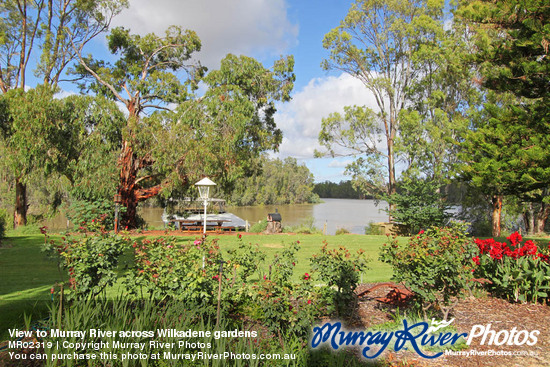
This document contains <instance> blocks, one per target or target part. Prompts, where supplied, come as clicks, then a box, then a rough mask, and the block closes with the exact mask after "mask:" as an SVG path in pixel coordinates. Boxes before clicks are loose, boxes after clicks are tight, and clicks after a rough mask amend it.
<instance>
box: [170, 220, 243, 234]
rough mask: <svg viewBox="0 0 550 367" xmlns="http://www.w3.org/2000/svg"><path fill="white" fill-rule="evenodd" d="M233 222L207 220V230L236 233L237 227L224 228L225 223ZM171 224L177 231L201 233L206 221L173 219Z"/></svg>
mask: <svg viewBox="0 0 550 367" xmlns="http://www.w3.org/2000/svg"><path fill="white" fill-rule="evenodd" d="M209 222H210V223H216V225H210V226H209V225H208V223H209ZM227 222H231V221H230V220H226V219H208V218H207V219H206V228H207V230H208V228H210V230H212V229H213V230H214V231H216V232H223V231H229V232H231V231H234V230H235V227H232V226H225V227H224V226H223V224H224V223H227ZM170 223H174V225H175V227H176V229H180V230H182V231H187V232H201V231H202V230H203V228H204V220H197V219H172V220H170Z"/></svg>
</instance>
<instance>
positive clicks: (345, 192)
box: [313, 180, 364, 199]
mask: <svg viewBox="0 0 550 367" xmlns="http://www.w3.org/2000/svg"><path fill="white" fill-rule="evenodd" d="M313 193H315V194H317V195H319V197H321V198H338V199H363V198H364V195H362V194H361V193H360V192H359V191H358V190H357V189H356V188H355V187H353V184H352V182H351V181H349V180H348V181H340V182H339V183H334V182H330V181H325V182H319V183H316V184H315V188H314V189H313Z"/></svg>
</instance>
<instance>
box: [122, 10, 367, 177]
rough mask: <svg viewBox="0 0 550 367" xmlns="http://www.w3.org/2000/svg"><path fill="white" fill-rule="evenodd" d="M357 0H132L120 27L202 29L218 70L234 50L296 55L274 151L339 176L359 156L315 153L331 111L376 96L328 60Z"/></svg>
mask: <svg viewBox="0 0 550 367" xmlns="http://www.w3.org/2000/svg"><path fill="white" fill-rule="evenodd" d="M351 3H352V0H155V1H150V0H130V7H129V8H128V9H126V10H124V11H123V12H122V13H121V14H119V15H118V16H117V17H116V18H115V19H114V20H113V24H112V25H113V26H124V27H126V28H130V29H131V32H132V33H138V34H147V33H150V32H154V33H157V34H162V33H163V32H164V30H165V29H166V28H167V27H168V26H169V25H172V24H173V25H178V26H182V27H184V28H187V29H192V30H194V31H195V32H197V34H198V36H199V37H200V39H201V41H202V50H201V52H200V53H199V54H198V55H197V58H198V59H199V60H200V61H201V63H202V64H203V65H205V66H207V67H208V68H209V69H216V68H217V67H218V66H219V62H220V60H221V59H222V58H223V57H224V56H225V55H226V54H227V53H233V54H236V55H241V54H242V55H247V56H251V57H254V58H256V59H257V60H259V61H261V62H262V63H263V64H264V66H266V67H267V66H271V65H272V63H273V61H274V60H276V59H278V58H280V56H282V55H294V58H295V68H294V72H295V74H296V82H295V85H294V91H293V94H292V95H293V97H292V100H291V101H290V102H287V103H284V104H279V105H278V106H277V109H278V112H277V115H276V117H275V119H276V123H277V125H278V127H279V128H280V129H281V130H282V131H283V143H282V144H281V146H280V147H279V152H277V153H272V154H270V155H271V157H277V158H281V159H284V158H286V157H289V156H290V157H295V158H296V159H298V162H299V163H303V164H305V165H306V166H307V167H308V168H309V169H310V171H311V172H312V173H313V174H314V177H315V181H316V182H322V181H325V180H330V181H334V182H338V181H340V180H344V179H349V177H347V176H344V175H343V172H344V170H345V165H346V163H348V162H350V161H351V158H349V157H347V158H336V159H333V158H330V157H328V158H313V153H314V151H315V149H317V150H322V149H321V147H320V146H319V144H318V139H317V137H318V134H319V131H320V129H321V121H322V119H323V117H327V116H328V115H329V114H330V113H332V112H340V111H342V110H343V107H344V106H346V105H371V104H372V96H371V95H370V94H369V92H368V91H367V90H366V88H365V87H364V86H363V85H362V84H361V83H360V82H359V81H358V80H357V79H354V78H352V77H351V76H349V75H347V74H340V73H337V72H327V71H324V70H323V69H322V68H321V62H322V61H323V60H324V59H325V58H327V57H328V56H329V53H328V51H327V50H325V49H324V48H323V45H322V41H323V38H324V35H325V34H326V33H328V32H329V31H330V30H331V29H333V28H335V27H337V26H338V25H339V23H340V21H341V20H342V19H343V18H344V17H345V15H346V14H347V12H348V10H349V7H350V5H351Z"/></svg>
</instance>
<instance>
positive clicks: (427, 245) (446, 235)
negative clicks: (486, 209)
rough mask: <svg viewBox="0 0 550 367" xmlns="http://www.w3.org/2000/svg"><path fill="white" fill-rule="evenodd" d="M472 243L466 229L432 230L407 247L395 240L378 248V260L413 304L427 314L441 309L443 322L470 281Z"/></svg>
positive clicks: (413, 240)
mask: <svg viewBox="0 0 550 367" xmlns="http://www.w3.org/2000/svg"><path fill="white" fill-rule="evenodd" d="M475 253H476V248H475V245H474V243H473V242H472V241H471V240H470V239H469V238H468V237H467V234H466V225H465V224H462V223H455V224H454V225H453V226H451V227H447V228H437V227H432V228H430V229H428V230H426V231H420V233H418V235H416V236H412V237H411V238H410V239H409V240H408V242H407V243H403V242H399V241H398V240H397V238H396V237H394V238H393V240H392V241H391V242H390V243H386V244H384V245H383V246H382V248H381V255H380V260H381V261H383V262H385V263H388V264H390V265H391V266H392V268H393V279H394V280H395V281H397V282H404V283H405V285H406V286H407V287H408V288H409V289H410V290H411V291H412V292H414V294H415V299H414V300H415V304H416V306H418V307H420V308H421V310H422V312H423V313H424V317H425V318H426V311H428V310H429V309H430V308H431V309H440V310H441V311H442V312H443V317H444V319H447V316H448V314H449V312H450V310H451V309H452V307H453V306H454V304H453V301H454V298H455V297H461V296H462V295H463V290H464V289H466V288H467V287H468V286H469V280H470V279H471V278H472V276H471V275H472V271H473V262H472V260H471V259H472V257H473V255H474V254H475Z"/></svg>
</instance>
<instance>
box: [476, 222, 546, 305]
mask: <svg viewBox="0 0 550 367" xmlns="http://www.w3.org/2000/svg"><path fill="white" fill-rule="evenodd" d="M507 240H508V241H509V243H505V242H498V241H495V239H493V238H489V239H486V240H481V239H476V240H475V243H476V245H477V246H478V249H479V254H477V256H475V257H473V258H472V261H473V262H474V263H475V265H476V268H475V270H474V274H475V276H476V277H479V278H484V279H487V280H489V281H490V283H488V284H486V287H487V288H488V289H489V291H491V292H492V293H493V294H495V295H498V296H500V297H503V298H507V299H510V300H513V301H515V302H531V301H532V302H537V301H539V300H544V299H548V290H550V286H549V285H548V284H549V282H550V257H549V256H548V253H544V252H543V251H542V249H540V248H539V247H538V246H537V244H536V243H535V242H533V241H531V240H527V241H525V242H524V243H523V244H522V243H521V242H522V241H523V238H522V236H521V235H520V234H519V233H517V232H515V233H513V234H512V235H510V236H509V237H507Z"/></svg>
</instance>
